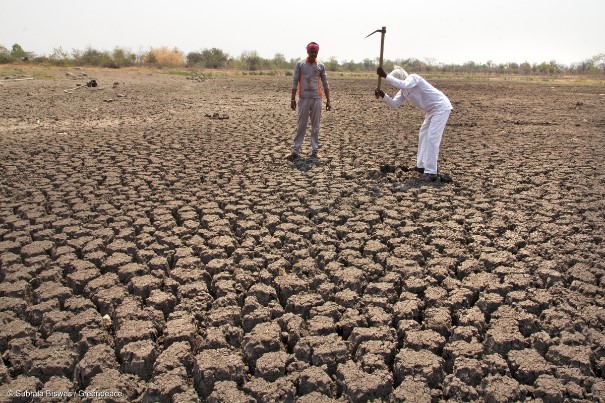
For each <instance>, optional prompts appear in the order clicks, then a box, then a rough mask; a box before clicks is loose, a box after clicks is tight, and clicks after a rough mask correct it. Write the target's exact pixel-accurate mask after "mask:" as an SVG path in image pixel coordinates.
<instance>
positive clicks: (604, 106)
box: [0, 70, 605, 402]
mask: <svg viewBox="0 0 605 403" xmlns="http://www.w3.org/2000/svg"><path fill="white" fill-rule="evenodd" d="M46 74H47V75H48V76H49V77H48V78H45V79H36V80H31V81H14V82H9V81H5V82H4V83H3V85H2V86H1V87H0V98H1V102H0V105H1V106H0V119H1V122H2V123H1V125H0V174H1V175H0V176H1V179H0V206H1V207H0V259H1V261H0V280H1V284H0V323H1V328H0V353H1V358H2V360H1V361H0V396H1V397H0V399H6V400H8V401H24V400H23V399H21V400H20V399H19V398H17V397H14V396H13V397H10V396H9V395H10V393H13V394H14V392H15V391H47V390H49V391H55V392H61V391H88V392H92V391H113V392H119V394H121V397H120V396H114V397H112V398H110V399H109V400H110V401H114V400H115V401H142V402H155V401H160V402H171V401H173V402H190V401H209V402H254V401H259V402H274V401H283V402H292V401H296V402H328V401H339V402H346V401H351V402H365V401H385V402H387V401H388V402H396V401H406V400H407V401H414V402H422V401H442V400H443V401H444V400H460V401H469V400H478V401H490V402H495V401H499V402H500V401H517V400H532V401H545V402H546V401H548V402H559V401H566V400H567V401H570V400H573V401H602V400H603V399H605V381H604V379H603V376H604V374H605V335H604V332H603V329H604V326H605V309H604V308H605V299H604V297H605V292H604V287H603V286H604V282H605V263H604V258H605V245H604V244H603V236H604V229H605V213H604V211H605V201H604V199H603V196H604V194H605V174H604V172H605V171H604V166H603V164H604V163H603V161H604V159H605V134H604V132H605V112H604V111H605V96H604V95H603V93H605V88H604V86H603V85H602V83H600V84H594V83H592V84H590V83H585V84H583V83H574V82H571V81H568V82H562V83H559V82H551V83H548V82H541V83H532V82H513V81H496V80H494V81H487V80H482V81H473V80H464V79H444V78H442V79H434V80H432V82H433V83H434V84H435V85H436V86H437V87H438V88H440V89H442V90H443V91H444V92H445V93H446V94H447V95H448V96H449V98H450V99H451V100H452V102H453V104H454V108H455V110H454V112H453V113H452V115H451V117H450V121H449V123H448V126H447V128H446V132H445V135H444V139H443V143H442V152H441V159H440V169H441V172H442V173H444V174H447V175H449V176H450V177H451V179H452V181H451V182H450V183H444V182H440V181H438V182H432V183H422V182H419V181H418V180H417V178H416V177H415V176H414V175H413V174H412V173H411V172H407V171H406V170H404V169H402V167H405V166H409V165H410V164H412V163H413V162H414V159H415V152H416V143H417V139H416V136H417V130H418V128H419V125H420V123H421V122H422V118H423V116H422V115H421V114H420V113H419V112H418V111H416V110H415V109H413V108H411V107H404V108H402V109H399V110H391V109H389V108H388V107H387V106H386V105H384V104H381V103H379V102H378V101H376V100H375V99H374V98H373V95H372V94H373V86H374V79H373V78H369V77H368V78H367V79H361V78H350V77H342V76H336V75H334V74H333V75H332V76H331V77H329V78H330V80H331V86H332V93H333V106H334V110H333V111H331V112H327V113H326V112H324V113H323V117H322V132H321V135H320V138H321V142H322V146H323V148H322V149H321V155H320V158H319V159H310V158H307V157H306V155H308V153H309V151H310V150H309V148H310V145H309V143H308V141H309V140H308V138H307V139H306V142H305V156H304V157H303V158H302V159H301V160H298V161H295V162H294V163H291V162H287V161H284V160H283V156H285V155H286V153H287V152H288V150H289V149H288V147H289V145H290V142H291V140H292V136H293V131H294V123H295V120H296V117H295V112H293V111H291V110H290V109H289V86H290V77H286V76H284V75H282V76H275V77H268V76H256V77H252V76H233V77H227V76H224V77H211V78H209V79H206V80H202V81H195V80H187V79H186V78H185V77H182V76H177V75H168V74H162V73H161V72H147V71H142V70H141V71H139V70H125V71H107V70H98V71H92V72H89V76H88V77H94V78H95V79H96V80H97V82H98V84H99V86H98V87H97V88H82V89H78V90H75V91H73V92H72V93H66V92H64V91H63V89H66V88H71V87H73V84H74V79H73V78H70V77H69V76H66V75H65V71H61V70H56V71H51V72H50V73H46ZM387 90H388V92H389V93H391V94H393V93H394V91H393V90H392V89H391V88H387ZM216 117H219V118H216ZM11 391H12V392H11ZM78 399H80V400H93V398H92V397H90V396H83V397H77V398H76V400H78ZM34 400H35V399H34ZM46 400H47V401H53V400H54V401H60V400H61V398H60V397H54V398H48V399H46ZM65 400H70V401H71V400H74V399H65ZM25 401H27V399H25Z"/></svg>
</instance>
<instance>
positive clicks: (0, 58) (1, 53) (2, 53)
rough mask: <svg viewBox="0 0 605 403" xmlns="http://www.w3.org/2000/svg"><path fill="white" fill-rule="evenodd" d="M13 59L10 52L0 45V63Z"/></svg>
mask: <svg viewBox="0 0 605 403" xmlns="http://www.w3.org/2000/svg"><path fill="white" fill-rule="evenodd" d="M12 61H13V58H12V56H11V52H9V50H8V49H7V48H5V47H4V46H2V45H0V63H10V62H12Z"/></svg>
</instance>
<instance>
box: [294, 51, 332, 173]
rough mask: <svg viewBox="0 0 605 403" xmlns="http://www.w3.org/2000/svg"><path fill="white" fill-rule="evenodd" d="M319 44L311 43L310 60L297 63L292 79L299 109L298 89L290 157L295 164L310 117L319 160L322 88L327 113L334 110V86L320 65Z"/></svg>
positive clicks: (313, 145) (313, 154)
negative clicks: (296, 114)
mask: <svg viewBox="0 0 605 403" xmlns="http://www.w3.org/2000/svg"><path fill="white" fill-rule="evenodd" d="M318 52H319V45H318V44H317V43H315V42H311V43H309V44H308V45H307V58H306V60H301V61H300V62H298V63H296V66H295V67H294V76H293V77H292V99H291V101H290V107H291V108H292V110H296V91H297V90H298V97H299V101H298V122H297V125H296V136H295V137H294V144H292V152H291V153H290V154H289V155H288V156H287V157H286V158H287V159H288V160H290V161H293V160H295V159H296V158H298V156H299V155H300V148H301V147H302V143H303V140H304V139H305V132H306V131H307V124H308V122H309V116H310V117H311V157H312V158H317V157H318V155H317V150H318V148H319V121H320V117H321V100H322V91H321V89H322V87H323V90H324V92H325V93H326V110H327V111H329V110H330V109H332V106H331V105H330V86H329V84H328V78H327V77H326V68H325V66H324V65H323V63H319V62H317V53H318Z"/></svg>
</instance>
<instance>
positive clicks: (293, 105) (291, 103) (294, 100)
mask: <svg viewBox="0 0 605 403" xmlns="http://www.w3.org/2000/svg"><path fill="white" fill-rule="evenodd" d="M290 108H292V110H293V111H295V110H296V99H292V100H290Z"/></svg>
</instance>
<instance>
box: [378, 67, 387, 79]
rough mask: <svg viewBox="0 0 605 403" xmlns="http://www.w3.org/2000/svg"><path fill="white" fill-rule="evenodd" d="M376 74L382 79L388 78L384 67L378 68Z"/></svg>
mask: <svg viewBox="0 0 605 403" xmlns="http://www.w3.org/2000/svg"><path fill="white" fill-rule="evenodd" d="M376 74H378V75H379V76H380V77H382V78H387V73H385V72H384V69H383V68H382V67H378V68H377V69H376Z"/></svg>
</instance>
